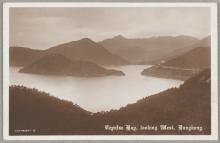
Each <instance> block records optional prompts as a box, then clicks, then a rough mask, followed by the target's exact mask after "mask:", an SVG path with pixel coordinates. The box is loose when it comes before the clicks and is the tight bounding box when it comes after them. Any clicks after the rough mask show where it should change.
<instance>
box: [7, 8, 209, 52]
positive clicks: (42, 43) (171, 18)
mask: <svg viewBox="0 0 220 143" xmlns="http://www.w3.org/2000/svg"><path fill="white" fill-rule="evenodd" d="M210 18H211V17H210V8H208V7H207V8H206V7H201V8H198V7H178V8H175V7H173V8H172V7H142V8H140V7H139V8H135V7H130V8H129V7H128V8H125V7H124V8H122V7H121V8H113V7H107V8H101V7H99V8H97V7H96V8H91V7H90V8H89V7H87V8H85V7H84V8H79V7H78V8H77V7H75V8H10V15H9V21H10V25H9V31H10V32H9V35H10V46H23V47H29V48H33V49H47V48H50V47H52V46H55V45H58V44H62V43H65V42H70V41H75V40H79V39H82V38H90V39H92V40H94V41H96V42H98V41H101V40H104V39H107V38H112V37H114V36H117V35H123V36H124V37H126V38H147V37H152V36H178V35H189V36H194V37H197V38H199V39H201V38H204V37H206V36H208V35H210Z"/></svg>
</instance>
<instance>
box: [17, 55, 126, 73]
mask: <svg viewBox="0 0 220 143" xmlns="http://www.w3.org/2000/svg"><path fill="white" fill-rule="evenodd" d="M19 72H23V73H33V74H44V75H68V76H106V75H124V73H123V72H121V71H116V70H107V69H105V68H103V67H101V66H99V65H96V64H94V63H91V62H88V61H71V60H69V59H68V58H66V57H65V56H63V55H60V54H52V55H46V56H44V57H42V58H41V59H39V60H37V61H35V62H33V63H32V64H30V65H27V66H25V67H23V68H22V69H21V70H20V71H19Z"/></svg>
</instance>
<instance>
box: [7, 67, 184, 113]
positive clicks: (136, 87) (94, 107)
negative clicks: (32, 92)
mask: <svg viewBox="0 0 220 143" xmlns="http://www.w3.org/2000/svg"><path fill="white" fill-rule="evenodd" d="M146 67H150V66H140V65H132V66H117V67H111V68H114V69H118V70H121V71H123V72H124V73H125V74H126V76H106V77H94V78H82V77H81V78H80V77H71V76H43V75H34V74H24V73H19V72H18V71H19V69H20V68H18V67H11V68H10V85H24V86H27V87H31V88H37V89H39V90H42V91H45V92H48V93H50V94H51V95H53V96H56V97H58V98H60V99H66V100H69V101H72V102H73V103H75V104H78V105H79V106H80V107H82V108H84V109H86V110H88V111H91V112H98V111H106V110H110V109H119V108H120V107H122V106H126V105H127V104H128V103H135V102H136V101H137V100H139V99H141V98H143V97H146V96H149V95H152V94H154V93H158V92H161V91H163V90H166V89H168V88H170V87H178V86H179V85H180V84H182V83H183V82H182V81H179V80H171V79H162V78H155V77H150V76H149V77H148V76H142V75H141V71H142V70H143V69H144V68H146Z"/></svg>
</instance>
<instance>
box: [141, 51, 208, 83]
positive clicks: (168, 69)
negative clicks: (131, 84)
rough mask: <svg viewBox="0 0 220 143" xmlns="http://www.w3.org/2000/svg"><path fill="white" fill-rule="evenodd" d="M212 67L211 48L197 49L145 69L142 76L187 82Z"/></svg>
mask: <svg viewBox="0 0 220 143" xmlns="http://www.w3.org/2000/svg"><path fill="white" fill-rule="evenodd" d="M210 66H211V48H210V47H197V48H194V49H192V50H191V51H188V52H187V53H184V54H182V55H180V56H177V57H175V58H173V59H170V60H167V61H165V62H164V63H161V64H159V65H154V66H152V67H151V68H147V69H144V70H143V72H142V75H148V76H156V77H164V78H174V79H181V80H186V79H188V78H189V77H191V76H193V75H195V74H196V73H198V72H199V71H201V70H203V69H205V68H210Z"/></svg>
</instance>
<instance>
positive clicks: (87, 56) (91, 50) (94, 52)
mask: <svg viewBox="0 0 220 143" xmlns="http://www.w3.org/2000/svg"><path fill="white" fill-rule="evenodd" d="M45 52H46V53H50V54H51V53H59V54H62V55H64V56H66V57H67V58H69V59H70V60H85V61H90V62H93V63H96V64H99V65H125V64H128V62H127V61H125V60H124V59H122V58H120V57H119V56H117V55H113V54H111V53H110V52H109V51H108V50H106V49H105V48H104V47H103V46H102V45H100V44H98V43H95V42H94V41H92V40H91V39H89V38H84V39H81V40H78V41H72V42H68V43H64V44H61V45H57V46H55V47H52V48H49V49H47V50H46V51H45Z"/></svg>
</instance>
